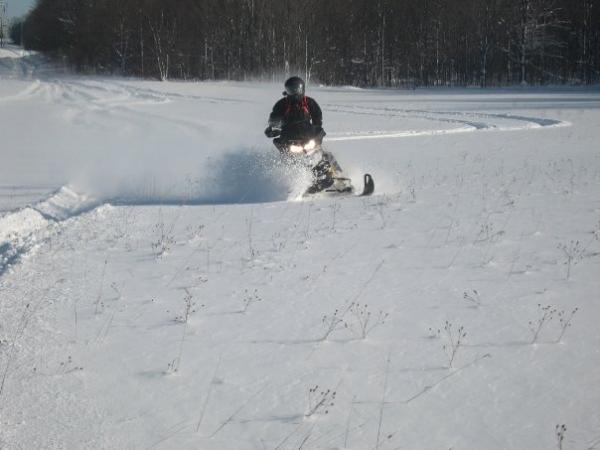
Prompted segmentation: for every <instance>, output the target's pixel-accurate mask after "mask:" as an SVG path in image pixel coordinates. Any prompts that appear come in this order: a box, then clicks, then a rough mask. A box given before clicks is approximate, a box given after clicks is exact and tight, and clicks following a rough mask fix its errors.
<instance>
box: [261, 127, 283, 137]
mask: <svg viewBox="0 0 600 450" xmlns="http://www.w3.org/2000/svg"><path fill="white" fill-rule="evenodd" d="M280 134H281V131H279V130H274V129H273V128H271V127H268V128H267V129H266V130H265V136H266V137H268V138H275V137H277V136H279V135H280Z"/></svg>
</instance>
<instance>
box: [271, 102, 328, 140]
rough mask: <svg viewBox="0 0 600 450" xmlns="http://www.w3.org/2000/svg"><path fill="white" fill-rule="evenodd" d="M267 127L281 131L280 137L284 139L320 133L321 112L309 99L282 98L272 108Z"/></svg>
mask: <svg viewBox="0 0 600 450" xmlns="http://www.w3.org/2000/svg"><path fill="white" fill-rule="evenodd" d="M269 127H271V128H279V129H281V137H283V138H285V139H300V138H303V137H306V136H307V134H318V133H319V132H320V131H321V129H322V127H323V112H322V111H321V107H320V106H319V104H318V103H317V102H316V101H315V100H314V99H313V98H311V97H307V96H304V97H302V98H300V99H294V98H292V97H284V98H282V99H281V100H279V101H278V102H277V103H275V106H273V111H272V112H271V115H270V116H269Z"/></svg>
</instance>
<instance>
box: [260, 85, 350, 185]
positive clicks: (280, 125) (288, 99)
mask: <svg viewBox="0 0 600 450" xmlns="http://www.w3.org/2000/svg"><path fill="white" fill-rule="evenodd" d="M305 86H306V85H305V83H304V80H302V78H300V77H291V78H289V79H288V80H287V81H286V82H285V91H284V92H283V96H284V97H283V98H282V99H281V100H279V101H278V102H277V103H275V106H273V111H272V112H271V114H270V116H269V126H268V128H267V129H266V130H265V135H266V136H267V137H268V138H275V139H273V144H274V145H275V147H277V149H278V150H279V151H280V153H281V154H282V155H284V156H285V155H286V152H287V149H288V146H289V145H290V143H291V142H293V141H302V140H305V141H309V140H314V141H315V142H316V145H318V146H319V147H320V146H321V143H322V142H323V138H324V137H325V135H326V133H325V130H323V113H322V111H321V107H320V106H319V104H318V103H317V102H316V101H315V100H314V99H313V98H311V97H308V96H306V95H305ZM340 172H341V168H340V167H339V165H338V164H337V162H336V161H335V158H334V157H333V155H332V154H331V153H329V152H325V151H323V152H322V159H321V160H320V161H319V162H318V163H317V164H316V165H315V166H314V167H313V168H312V173H313V175H314V178H315V181H314V183H313V185H312V186H311V187H309V188H308V191H307V193H315V192H319V191H322V190H324V189H327V188H330V187H331V186H332V185H333V184H334V182H335V177H336V176H337V175H338V174H339V173H340Z"/></svg>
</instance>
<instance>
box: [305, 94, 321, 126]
mask: <svg viewBox="0 0 600 450" xmlns="http://www.w3.org/2000/svg"><path fill="white" fill-rule="evenodd" d="M308 109H309V111H310V117H311V118H312V124H313V125H314V126H315V127H318V128H322V127H323V112H322V111H321V107H320V106H319V104H318V103H317V102H316V101H315V100H314V99H313V98H311V97H308Z"/></svg>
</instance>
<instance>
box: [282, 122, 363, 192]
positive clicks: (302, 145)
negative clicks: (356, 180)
mask: <svg viewBox="0 0 600 450" xmlns="http://www.w3.org/2000/svg"><path fill="white" fill-rule="evenodd" d="M324 135H325V133H324V132H323V133H321V134H318V135H316V136H312V137H311V136H308V137H304V138H302V139H286V140H282V139H281V138H279V139H276V140H275V145H276V146H277V148H278V149H279V151H280V152H281V155H282V157H283V158H284V160H285V162H286V163H288V164H292V165H297V166H303V167H305V168H307V169H309V170H310V171H311V173H312V178H313V180H312V184H311V185H310V186H309V187H308V189H307V190H306V191H305V193H304V196H310V195H314V194H318V193H325V194H329V195H334V194H355V193H356V190H355V188H354V186H353V185H352V180H350V178H347V177H344V176H343V174H342V168H341V167H340V165H339V164H338V162H337V161H336V159H335V157H334V156H333V155H332V154H331V153H330V152H328V151H325V150H324V149H323V146H322V142H323V136H324ZM374 191H375V183H374V181H373V177H371V175H369V174H365V175H364V186H363V190H362V192H361V193H359V194H358V195H360V196H368V195H371V194H373V192H374Z"/></svg>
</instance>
